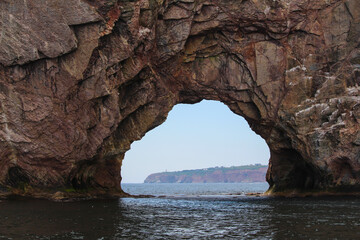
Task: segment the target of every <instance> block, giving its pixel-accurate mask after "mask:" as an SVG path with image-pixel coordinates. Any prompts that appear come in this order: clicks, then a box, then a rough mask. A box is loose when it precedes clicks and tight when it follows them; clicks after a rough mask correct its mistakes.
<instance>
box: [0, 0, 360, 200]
mask: <svg viewBox="0 0 360 240" xmlns="http://www.w3.org/2000/svg"><path fill="white" fill-rule="evenodd" d="M0 11H1V16H2V18H1V21H0V29H1V35H0V101H1V105H0V185H1V186H2V187H1V188H2V189H7V190H8V191H10V192H11V191H13V192H15V193H17V194H29V195H31V194H34V193H46V192H54V191H57V190H60V191H61V190H63V189H66V188H71V189H73V190H75V191H79V192H88V193H89V194H92V196H95V195H97V194H104V193H105V194H117V193H121V189H120V184H119V182H120V181H121V176H120V168H121V162H122V159H123V157H124V153H125V152H126V151H127V150H128V149H129V148H130V144H131V143H132V142H133V141H135V140H139V139H141V137H142V136H143V135H144V134H145V133H146V132H147V131H149V130H150V129H152V128H154V127H156V126H158V125H159V124H161V123H162V122H163V121H164V120H165V119H166V116H167V114H168V112H169V111H170V110H171V108H172V107H173V106H174V105H175V104H177V103H196V102H199V101H201V100H202V99H210V100H218V101H222V102H223V103H225V104H226V105H227V106H229V108H230V109H231V110H232V111H233V112H234V113H235V114H239V115H241V116H243V117H244V118H245V119H246V120H247V121H248V122H249V124H250V126H251V128H252V129H253V130H254V131H255V132H256V133H257V134H259V135H260V136H261V137H263V138H264V139H265V141H266V142H267V144H268V145H269V148H270V151H271V158H270V162H269V168H268V172H267V181H268V182H269V184H270V186H271V189H272V190H273V191H283V190H288V189H300V190H312V189H320V190H326V189H337V190H339V191H341V190H350V191H357V190H359V189H360V188H359V187H360V131H359V128H360V127H359V121H360V97H359V92H360V88H359V84H360V49H359V37H360V2H359V1H358V0H318V1H310V2H309V1H307V0H276V1H272V0H271V1H270V0H242V1H239V0H236V1H235V0H227V1H215V0H207V1H205V0H165V1H164V0H138V1H124V0H122V1H116V0H111V1H104V0H86V1H85V0H68V1H61V0H33V1H22V0H14V1H1V2H0Z"/></svg>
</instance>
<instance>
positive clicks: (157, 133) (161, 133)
mask: <svg viewBox="0 0 360 240" xmlns="http://www.w3.org/2000/svg"><path fill="white" fill-rule="evenodd" d="M269 156H270V153H269V148H268V146H267V145H266V143H265V141H264V140H263V139H262V138H261V137H260V136H259V135H257V134H256V133H255V132H253V131H252V130H251V129H250V127H249V125H248V123H247V122H246V121H245V119H244V118H243V117H241V116H239V115H236V114H234V113H233V112H231V111H230V109H229V108H228V107H227V106H226V105H224V104H223V103H221V102H217V101H205V100H204V101H202V102H200V103H197V104H178V105H176V106H175V107H174V108H173V109H172V110H171V111H170V113H169V115H168V118H167V120H166V121H165V122H164V123H163V124H162V125H160V126H158V127H157V128H155V129H153V130H151V131H149V132H148V133H147V134H146V135H145V136H144V137H143V138H142V139H141V140H139V141H136V142H134V143H133V144H132V145H131V149H130V150H129V151H128V152H126V154H125V158H124V161H123V165H122V169H121V176H122V182H123V183H142V182H144V180H145V178H146V177H147V176H148V175H150V174H152V173H157V172H165V171H168V172H170V171H181V170H189V169H201V168H209V167H216V166H219V167H220V166H224V167H231V166H240V165H248V164H256V163H261V164H266V165H267V164H268V161H269Z"/></svg>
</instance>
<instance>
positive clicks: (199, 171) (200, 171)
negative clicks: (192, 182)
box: [157, 164, 267, 176]
mask: <svg viewBox="0 0 360 240" xmlns="http://www.w3.org/2000/svg"><path fill="white" fill-rule="evenodd" d="M263 167H267V165H261V164H251V165H244V166H232V167H213V168H203V169H193V170H183V171H175V172H161V173H157V174H162V175H163V176H175V175H176V176H179V175H189V176H192V175H195V174H196V175H205V174H209V173H212V172H215V171H223V172H224V171H229V170H256V169H259V168H263Z"/></svg>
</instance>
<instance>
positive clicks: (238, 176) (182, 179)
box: [144, 166, 267, 183]
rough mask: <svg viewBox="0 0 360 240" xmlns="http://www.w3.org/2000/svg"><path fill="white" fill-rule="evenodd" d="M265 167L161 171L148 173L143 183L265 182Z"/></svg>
mask: <svg viewBox="0 0 360 240" xmlns="http://www.w3.org/2000/svg"><path fill="white" fill-rule="evenodd" d="M266 171H267V167H266V166H259V167H249V168H246V167H244V168H241V167H237V168H235V167H233V168H224V167H222V168H209V169H197V170H185V171H179V172H162V173H154V174H151V175H149V176H148V177H147V178H146V179H145V180H144V183H239V182H246V183H250V182H265V175H266Z"/></svg>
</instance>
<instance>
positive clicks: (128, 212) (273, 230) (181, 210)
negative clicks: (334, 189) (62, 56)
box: [0, 183, 360, 239]
mask: <svg viewBox="0 0 360 240" xmlns="http://www.w3.org/2000/svg"><path fill="white" fill-rule="evenodd" d="M123 188H124V189H126V190H127V191H128V192H130V193H132V194H150V193H151V194H153V195H156V196H157V197H154V198H122V199H114V200H97V201H94V200H92V201H81V202H67V203H56V202H51V201H45V200H2V201H1V202H0V223H1V224H0V239H359V238H360V198H357V197H331V198H329V197H327V198H324V197H321V198H269V197H249V196H245V195H244V193H246V192H258V191H264V190H266V188H267V185H266V184H264V183H251V184H231V183H226V184H124V185H123Z"/></svg>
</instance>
